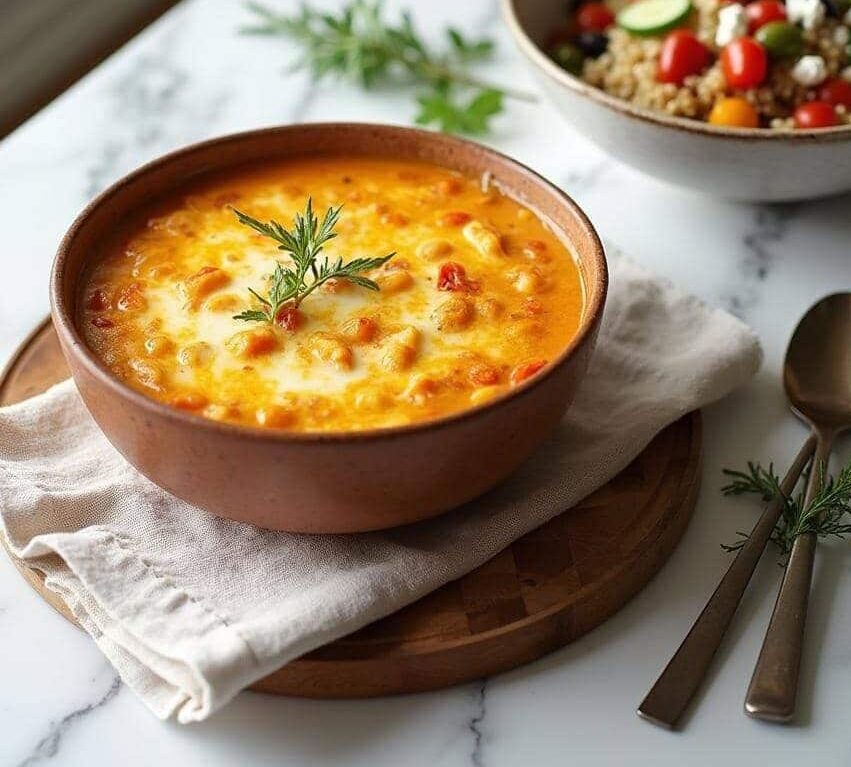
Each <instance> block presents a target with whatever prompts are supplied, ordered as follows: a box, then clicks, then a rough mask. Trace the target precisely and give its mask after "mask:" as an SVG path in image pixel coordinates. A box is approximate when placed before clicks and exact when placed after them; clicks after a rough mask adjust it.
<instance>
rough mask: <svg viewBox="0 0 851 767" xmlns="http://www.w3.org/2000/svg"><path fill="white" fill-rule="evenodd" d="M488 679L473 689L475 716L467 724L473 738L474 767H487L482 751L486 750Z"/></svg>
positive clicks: (472, 759)
mask: <svg viewBox="0 0 851 767" xmlns="http://www.w3.org/2000/svg"><path fill="white" fill-rule="evenodd" d="M487 685H488V682H487V679H482V680H481V681H479V682H478V683H477V684H476V686H475V688H474V689H473V715H472V716H471V717H470V721H469V722H468V723H467V729H469V731H470V733H471V735H472V736H473V747H472V749H471V750H470V764H471V765H473V767H485V763H484V758H483V756H482V751H483V748H484V740H485V738H484V732H483V730H484V727H483V725H484V721H485V716H486V714H487Z"/></svg>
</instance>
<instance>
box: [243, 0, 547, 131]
mask: <svg viewBox="0 0 851 767" xmlns="http://www.w3.org/2000/svg"><path fill="white" fill-rule="evenodd" d="M248 8H249V9H250V10H251V11H252V12H253V13H254V14H255V16H256V17H257V23H256V24H254V25H252V26H249V27H246V28H245V29H244V30H243V32H245V33H247V34H255V35H283V36H286V37H289V38H291V39H293V40H295V41H296V42H297V43H299V44H300V45H301V46H302V48H303V55H302V57H301V59H299V60H298V61H297V62H296V67H305V68H308V69H310V71H311V72H312V74H313V76H314V78H315V79H316V80H319V79H321V78H323V77H325V76H326V75H329V74H336V75H338V76H340V77H342V78H344V79H348V80H351V81H353V82H355V83H357V84H359V85H360V86H362V87H363V88H367V89H368V88H372V87H374V86H376V85H378V84H380V83H388V82H390V83H396V84H398V83H416V84H418V85H422V86H425V87H426V88H427V90H426V91H425V92H424V93H422V94H420V95H419V96H418V99H417V101H418V103H419V105H420V111H419V113H418V114H417V116H416V118H415V120H416V122H417V123H418V124H420V125H431V124H436V125H437V126H438V127H439V128H440V130H443V131H448V132H461V133H474V134H476V133H484V132H486V131H487V129H488V123H489V120H490V118H491V117H493V116H494V115H495V114H498V113H499V112H500V111H502V109H503V103H502V102H503V97H504V96H509V97H511V98H516V99H522V100H524V101H535V97H534V96H532V95H530V94H527V93H523V92H520V91H514V90H511V89H509V88H505V87H502V86H497V85H494V84H492V83H488V82H485V81H484V80H480V79H479V78H477V77H475V76H473V75H471V74H470V73H469V72H468V71H467V70H466V68H465V67H466V65H467V64H470V63H472V62H476V61H481V60H483V59H486V58H487V57H489V56H490V55H491V53H492V51H493V43H492V42H491V41H490V40H485V39H482V40H469V39H467V38H466V37H465V36H464V35H462V34H461V32H459V31H458V30H457V29H453V28H452V27H449V28H447V29H446V30H445V34H446V39H447V47H446V49H445V50H444V51H440V52H438V51H435V50H434V49H433V48H432V47H429V46H428V45H427V44H426V42H425V41H424V39H423V37H422V35H421V34H420V33H419V32H418V31H417V29H416V28H415V27H414V23H413V19H412V18H411V15H410V14H409V13H403V14H402V15H401V18H400V20H399V21H398V22H397V23H393V22H391V21H388V19H387V18H386V17H385V16H384V9H383V6H382V4H381V1H380V0H374V1H372V2H371V1H370V0H351V2H349V3H348V4H347V5H345V6H344V7H343V9H342V10H341V11H340V12H339V13H338V14H336V15H335V14H333V13H324V12H321V11H318V10H314V9H313V8H311V7H309V6H308V5H303V6H302V8H301V11H300V13H298V14H297V15H294V16H286V15H283V14H280V13H276V12H275V11H273V10H271V9H269V8H267V7H266V6H265V5H262V4H260V3H256V2H251V3H249V4H248Z"/></svg>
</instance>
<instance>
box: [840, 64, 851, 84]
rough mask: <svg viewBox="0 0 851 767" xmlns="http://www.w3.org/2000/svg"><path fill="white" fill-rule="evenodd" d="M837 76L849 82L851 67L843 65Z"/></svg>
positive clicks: (850, 81) (850, 80) (850, 79)
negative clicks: (843, 67)
mask: <svg viewBox="0 0 851 767" xmlns="http://www.w3.org/2000/svg"><path fill="white" fill-rule="evenodd" d="M839 76H840V77H841V78H842V79H843V80H845V82H847V83H851V67H845V69H843V70H842V71H841V72H840V73H839Z"/></svg>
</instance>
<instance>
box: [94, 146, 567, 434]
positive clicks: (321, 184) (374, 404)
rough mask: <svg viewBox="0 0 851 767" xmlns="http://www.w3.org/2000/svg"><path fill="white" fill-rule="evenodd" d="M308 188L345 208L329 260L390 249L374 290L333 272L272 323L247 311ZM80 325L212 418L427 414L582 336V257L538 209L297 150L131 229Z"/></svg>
mask: <svg viewBox="0 0 851 767" xmlns="http://www.w3.org/2000/svg"><path fill="white" fill-rule="evenodd" d="M308 196H310V197H312V199H313V205H314V209H315V210H316V211H317V212H318V214H319V215H320V217H321V215H322V213H324V211H325V210H326V209H327V208H328V207H329V206H336V205H339V204H342V205H343V209H342V212H341V216H340V220H339V223H338V224H337V227H336V232H337V233H338V236H337V237H336V238H335V239H333V240H332V241H330V242H329V243H328V244H327V245H326V247H325V250H324V251H323V253H322V254H321V255H320V256H319V258H320V260H321V259H322V258H323V256H324V255H326V254H327V255H328V256H329V257H330V258H332V259H336V258H337V257H342V258H343V260H344V261H348V260H350V259H352V258H356V257H365V256H369V257H375V256H383V255H386V254H387V253H389V252H391V251H396V256H395V257H394V258H392V259H391V260H390V261H389V262H387V263H386V264H385V265H384V266H382V267H380V268H379V269H376V270H373V271H372V272H370V273H368V274H366V275H365V276H367V277H369V278H370V279H372V280H374V281H375V282H376V283H378V285H379V286H380V288H381V290H380V291H379V292H372V291H369V290H366V289H364V288H361V287H358V286H355V285H352V284H350V283H347V282H331V283H328V284H326V285H324V286H322V287H321V288H319V289H318V290H316V291H315V292H314V293H312V294H311V295H310V296H308V297H307V298H306V299H305V300H304V302H303V303H302V304H301V306H300V307H299V309H298V310H297V311H287V310H285V311H284V312H282V313H281V314H280V315H279V317H278V322H276V323H274V324H272V323H265V322H244V321H240V320H236V319H234V315H235V314H237V313H239V312H241V311H243V310H245V309H250V308H252V307H253V308H257V306H258V304H257V301H256V299H254V298H252V295H251V293H250V292H249V288H253V289H254V290H256V291H258V292H259V293H261V294H265V293H266V291H267V290H268V286H269V280H270V275H271V273H272V272H273V270H274V268H275V263H276V260H280V261H281V262H282V263H283V264H284V265H287V263H288V256H287V255H286V254H285V253H282V252H281V251H279V250H277V249H276V243H274V242H273V241H272V240H270V239H268V238H265V237H263V236H262V235H259V234H257V233H255V232H254V231H252V230H251V229H249V228H248V227H246V226H245V225H242V224H240V223H239V221H238V220H237V218H236V216H235V214H234V212H233V209H232V208H238V209H239V210H241V211H243V212H245V213H247V214H248V215H250V216H252V217H254V218H256V219H260V220H262V221H267V220H269V219H275V220H276V221H279V222H281V223H282V224H283V225H284V226H286V227H290V226H291V223H292V217H293V215H294V214H296V213H299V212H302V211H303V210H304V207H305V202H306V200H307V198H308ZM81 307H82V308H81V317H80V322H81V327H82V328H83V331H84V335H85V338H86V341H87V343H88V344H89V346H90V347H91V348H92V349H93V350H94V352H95V353H96V354H97V355H98V356H99V357H100V359H101V360H102V361H103V363H104V364H105V365H106V366H107V367H108V368H109V369H110V370H112V371H113V373H115V374H116V375H117V376H118V377H119V378H121V379H122V380H123V381H125V382H126V383H128V384H129V385H130V386H132V387H134V388H136V389H138V390H139V391H141V392H143V393H145V394H147V395H148V396H150V397H152V398H154V399H157V400H160V401H163V402H165V403H168V404H170V405H172V406H174V407H177V408H181V409H185V410H189V411H193V412H195V413H197V414H200V415H204V416H207V417H209V418H213V419H218V420H224V421H232V422H238V423H244V424H250V425H254V426H265V427H270V428H282V429H290V430H296V431H345V430H361V429H369V428H375V427H384V426H392V425H399V424H406V423H412V422H419V421H425V420H429V419H434V418H437V417H440V416H443V415H446V414H449V413H452V412H456V411H460V410H464V409H465V408H469V407H471V406H474V405H477V404H480V403H483V402H486V401H487V400H489V399H490V398H492V397H494V396H495V395H497V394H499V393H500V392H503V391H505V390H506V389H508V388H510V387H513V386H517V385H519V384H520V383H522V382H523V381H524V380H526V379H528V378H530V377H531V376H533V375H535V374H537V373H538V372H539V371H540V370H542V369H543V368H544V367H545V366H546V364H547V363H548V362H550V361H551V360H553V359H555V358H556V357H557V356H558V355H559V354H560V353H561V352H562V350H563V349H564V348H565V346H566V345H567V344H568V343H569V341H570V340H571V339H572V337H573V336H574V334H575V333H576V331H577V328H578V326H579V323H580V319H581V315H582V310H583V287H582V279H581V274H580V270H579V267H578V265H577V263H576V261H575V260H574V258H573V256H572V254H571V252H570V251H569V250H568V248H567V247H566V246H565V244H564V243H563V242H562V241H561V240H560V239H559V238H558V237H557V236H556V235H555V234H554V233H553V232H552V231H551V230H550V229H549V228H548V227H547V226H546V225H545V223H544V222H542V221H541V220H540V219H539V218H538V217H537V216H536V215H535V214H534V213H532V212H531V211H530V210H529V209H527V208H525V207H523V206H522V205H520V204H519V203H518V202H516V201H514V200H512V199H511V198H509V197H507V196H505V195H503V194H501V193H500V192H499V191H498V190H497V189H495V188H493V187H491V188H490V189H486V190H484V191H483V189H482V183H481V180H480V179H478V178H476V179H473V178H466V177H464V176H462V175H459V174H457V173H455V172H452V171H449V170H447V169H444V168H441V167H437V166H433V165H428V164H422V163H415V162H403V161H390V160H387V161H383V160H371V159H359V158H338V157H334V158H325V159H309V160H302V161H287V162H278V163H272V164H268V165H265V166H263V167H254V166H252V167H248V168H242V169H240V170H239V171H236V172H230V173H228V174H223V175H217V176H214V177H208V178H206V179H205V180H203V181H201V182H196V183H195V184H194V185H192V186H189V187H187V188H184V189H182V190H181V191H180V192H178V193H175V194H174V195H172V196H170V197H168V198H167V199H164V200H161V201H160V202H158V203H157V204H156V205H155V206H154V207H153V208H151V209H149V210H146V211H144V212H142V213H140V214H139V216H137V217H136V219H135V220H132V221H128V222H126V223H125V224H124V225H123V226H122V227H121V229H120V231H119V232H118V234H117V235H116V236H115V237H114V239H113V240H112V241H111V242H108V243H106V244H105V246H104V252H103V254H102V257H101V258H100V260H99V261H98V262H97V264H96V266H95V267H94V269H93V271H92V272H91V274H90V275H89V278H88V280H87V284H86V288H85V293H84V295H83V296H82V301H81Z"/></svg>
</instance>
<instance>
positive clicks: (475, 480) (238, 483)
mask: <svg viewBox="0 0 851 767" xmlns="http://www.w3.org/2000/svg"><path fill="white" fill-rule="evenodd" d="M328 155H347V156H352V155H359V156H364V157H382V158H387V157H389V158H398V159H402V160H422V161H426V162H431V163H434V164H437V165H441V166H444V167H447V168H450V169H454V170H458V171H461V172H463V173H465V174H468V175H473V176H479V175H482V174H485V173H489V174H490V175H491V178H493V179H494V181H495V182H496V183H497V184H499V186H500V187H501V189H502V190H503V191H505V192H506V193H507V194H509V195H510V196H512V197H514V198H516V199H517V200H519V201H521V202H523V203H524V204H525V205H527V206H529V207H530V208H532V209H533V210H535V211H536V212H538V213H539V214H540V216H542V217H543V218H544V219H546V220H547V221H548V223H549V225H550V226H551V227H552V228H553V230H554V231H555V232H556V233H557V234H558V236H559V237H560V238H562V239H563V240H564V241H565V242H566V243H567V244H568V245H569V246H570V248H571V249H572V251H573V253H574V254H575V257H576V259H577V261H578V263H579V266H580V269H581V272H582V276H583V280H584V286H585V307H584V312H583V316H582V319H581V322H580V326H579V330H578V332H577V334H576V335H575V337H574V338H573V340H572V341H571V342H570V343H569V345H568V346H567V347H566V348H565V349H564V351H563V352H562V353H561V355H560V356H559V357H558V358H557V359H555V360H554V361H553V363H552V364H551V365H550V366H549V367H548V368H547V369H545V370H544V371H543V372H542V373H541V374H539V375H537V376H535V377H534V378H532V379H530V380H529V381H528V382H526V383H524V384H522V385H521V386H519V387H517V388H515V389H513V390H510V391H509V392H508V393H506V394H504V395H502V396H499V397H497V398H495V399H493V400H491V401H489V402H488V403H486V404H483V405H479V406H476V407H471V408H470V409H469V410H464V411H462V412H460V413H456V414H453V415H450V416H447V417H443V418H440V419H437V420H433V421H428V422H425V423H419V424H413V425H406V426H399V427H392V428H383V429H373V430H368V431H354V432H340V433H338V432H334V433H321V434H314V433H293V432H284V431H272V430H263V429H261V428H255V427H250V426H241V425H234V424H228V423H221V422H217V421H212V420H209V419H206V418H202V417H200V416H196V415H193V414H191V413H187V412H183V411H180V410H176V409H173V408H171V407H169V406H167V405H165V404H162V403H160V402H157V401H155V400H153V399H150V398H148V397H146V396H145V395H143V394H141V393H140V392H138V391H136V390H134V389H132V388H130V387H129V386H127V385H126V384H124V383H123V382H121V381H120V380H119V379H118V378H116V377H115V376H114V375H113V374H112V373H111V372H109V370H107V368H106V367H105V366H104V365H103V363H102V362H101V361H100V360H99V359H98V358H97V357H96V356H95V355H94V354H93V353H92V352H91V351H90V350H89V348H88V347H87V346H86V344H85V343H84V341H83V339H82V337H81V334H80V331H79V328H78V327H77V320H76V317H77V304H78V301H79V300H80V295H81V290H82V288H83V285H84V282H85V279H86V276H87V274H88V271H89V269H90V267H91V266H92V263H93V262H94V260H96V259H97V258H98V257H99V255H98V253H99V244H100V243H101V242H103V241H104V240H105V239H106V238H107V236H108V235H109V233H110V232H111V231H114V229H115V227H116V226H117V225H118V224H119V223H120V222H121V221H123V220H124V219H125V218H126V217H127V216H129V215H131V214H132V213H133V211H136V210H138V209H139V208H140V207H141V206H144V205H147V204H149V203H150V202H151V201H153V200H156V199H157V198H159V197H160V196H161V195H163V194H165V193H167V192H171V191H174V190H175V189H179V188H180V187H182V186H183V185H184V184H186V183H187V182H188V181H189V180H191V179H192V180H194V179H197V177H198V176H199V175H201V174H206V173H209V172H211V171H221V170H223V169H228V168H233V167H236V166H240V165H242V164H245V163H251V162H257V161H263V160H273V159H276V160H277V159H287V158H297V157H305V156H328ZM606 286H607V272H606V261H605V257H604V254H603V248H602V245H601V244H600V240H599V238H598V237H597V234H596V232H595V231H594V229H593V227H592V226H591V224H590V222H589V221H588V219H587V218H586V216H585V214H584V213H583V212H582V211H581V210H580V209H579V207H578V206H577V205H576V203H574V202H573V200H571V199H570V198H569V197H568V196H567V195H565V194H564V193H563V192H562V191H561V190H559V189H557V188H556V187H554V186H552V185H551V184H550V183H548V182H547V181H545V180H544V179H543V178H541V177H540V176H538V175H537V174H536V173H534V172H532V171H531V170H529V169H528V168H526V167H524V166H522V165H520V164H519V163H517V162H515V161H514V160H511V159H509V158H508V157H505V156H503V155H501V154H499V153H497V152H494V151H492V150H490V149H486V148H485V147H482V146H479V145H477V144H474V143H470V142H468V141H463V140H460V139H457V138H451V137H448V136H444V135H440V134H436V133H429V132H425V131H419V130H410V129H405V128H396V127H390V126H383V125H366V124H315V125H299V126H287V127H281V128H271V129H266V130H259V131H253V132H249V133H241V134H237V135H233V136H225V137H223V138H218V139H214V140H212V141H206V142H204V143H201V144H196V145H194V146H191V147H188V148H186V149H182V150H180V151H177V152H174V153H172V154H169V155H166V156H165V157H163V158H161V159H159V160H156V161H154V162H152V163H150V164H148V165H145V166H144V167H142V168H140V169H139V170H136V171H135V172H133V173H131V174H130V175H129V176H127V177H125V178H124V179H122V180H121V181H119V182H118V183H116V184H115V185H113V186H112V187H110V188H109V189H108V190H106V191H105V192H104V193H103V194H101V195H100V197H98V198H97V199H96V200H94V202H92V203H91V204H90V205H89V206H88V207H87V208H86V209H85V210H84V211H83V212H82V213H81V214H80V216H79V217H78V218H77V220H76V221H75V222H74V224H73V225H72V226H71V229H70V230H69V231H68V233H67V234H66V236H65V238H64V239H63V241H62V243H61V245H60V246H59V251H58V254H57V256H56V261H55V264H54V267H53V274H52V277H51V303H52V311H53V321H54V323H55V325H56V329H57V332H58V334H59V339H60V342H61V344H62V348H63V351H64V353H65V356H66V358H67V360H68V364H69V366H70V368H71V373H72V375H73V377H74V380H75V381H76V384H77V387H78V389H79V391H80V394H81V396H82V398H83V400H84V402H85V403H86V406H87V407H88V409H89V411H90V412H91V414H92V416H93V417H94V419H95V421H97V423H98V425H99V426H100V428H101V429H102V430H103V432H104V434H105V435H106V436H107V438H108V439H109V440H110V442H112V444H113V445H114V446H115V447H116V448H117V449H118V450H119V451H120V452H121V453H122V454H123V455H124V456H125V458H126V459H127V460H128V461H129V462H130V463H131V464H132V465H133V466H135V467H136V468H137V469H138V470H139V471H140V472H142V474H144V475H145V476H147V477H149V478H150V479H151V480H153V481H154V482H156V483H157V484H158V485H159V486H160V487H162V488H163V489H164V490H167V491H168V492H170V493H173V494H174V495H176V496H178V497H179V498H182V499H184V500H186V501H188V502H190V503H192V504H194V505H196V506H199V507H201V508H203V509H206V510H207V511H209V512H212V513H213V514H217V515H219V516H222V517H226V518H229V519H234V520H239V521H243V522H250V523H252V524H254V525H258V526H260V527H265V528H272V529H276V530H287V531H292V532H307V533H344V532H356V531H364V530H376V529H381V528H387V527H393V526H395V525H400V524H405V523H409V522H414V521H416V520H420V519H424V518H427V517H431V516H434V515H436V514H440V513H441V512H445V511H447V510H449V509H452V508H454V507H456V506H458V505H460V504H462V503H464V502H465V501H468V500H470V499H472V498H474V497H476V496H478V495H480V494H481V493H484V492H485V491H486V490H488V489H490V488H492V487H493V486H494V485H495V484H497V483H498V482H500V481H501V480H503V479H505V478H506V477H507V476H508V475H509V474H510V473H511V472H512V471H513V470H514V469H516V468H517V467H518V465H520V463H522V462H523V461H524V460H525V459H526V458H527V457H528V456H529V455H530V453H531V452H532V451H533V450H534V449H535V448H536V447H538V445H540V443H541V442H542V440H544V438H545V437H546V436H547V434H548V433H549V432H550V431H551V430H552V429H553V427H554V426H555V425H556V423H557V422H558V421H559V419H560V418H561V416H562V414H563V413H564V411H565V409H566V408H567V407H568V405H569V404H570V402H571V400H572V398H573V396H574V393H575V392H576V389H577V387H578V386H579V383H580V381H581V380H582V378H583V376H584V374H585V370H586V367H587V364H588V359H589V357H590V355H591V352H592V350H593V348H594V343H595V339H596V335H597V330H598V328H599V325H600V320H601V317H602V314H603V305H604V302H605V297H606Z"/></svg>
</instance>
